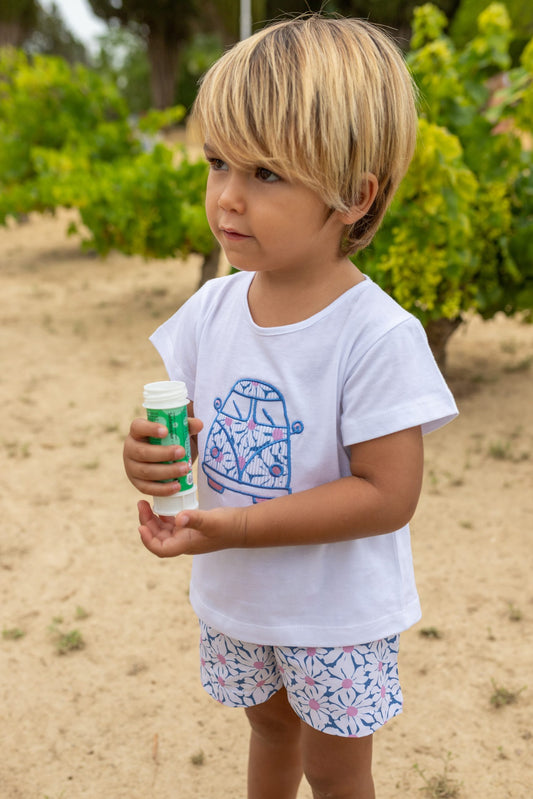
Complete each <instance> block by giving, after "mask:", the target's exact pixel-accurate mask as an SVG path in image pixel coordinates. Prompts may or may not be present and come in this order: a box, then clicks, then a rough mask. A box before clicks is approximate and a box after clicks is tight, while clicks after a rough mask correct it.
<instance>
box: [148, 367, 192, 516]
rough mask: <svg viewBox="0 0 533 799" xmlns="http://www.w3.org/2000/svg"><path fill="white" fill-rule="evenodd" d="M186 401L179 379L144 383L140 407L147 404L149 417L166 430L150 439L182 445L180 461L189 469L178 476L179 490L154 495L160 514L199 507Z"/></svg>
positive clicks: (169, 514) (166, 514) (155, 508)
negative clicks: (157, 495) (162, 434)
mask: <svg viewBox="0 0 533 799" xmlns="http://www.w3.org/2000/svg"><path fill="white" fill-rule="evenodd" d="M187 403H188V400H187V386H186V385H185V383H182V382H180V381H177V380H161V381H159V382H157V383H147V384H146V385H145V386H144V402H143V407H144V408H146V416H147V418H148V420H149V421H150V422H157V423H158V424H160V425H163V426H164V427H166V428H167V430H168V435H167V436H166V438H150V443H151V444H161V445H162V446H176V445H178V444H179V445H180V446H182V447H183V448H184V449H185V457H184V458H181V461H184V462H186V463H188V464H189V472H188V473H187V474H186V475H185V476H184V477H180V478H179V480H178V482H179V484H180V486H181V489H180V491H178V492H177V493H176V494H171V495H170V496H169V497H154V511H155V513H157V514H158V515H159V516H175V515H176V514H177V513H180V511H182V510H188V509H191V508H197V507H198V500H197V497H196V486H195V485H194V478H193V473H192V456H191V440H190V437H189V421H188V418H187ZM164 482H166V481H164ZM168 482H172V481H170V480H169V481H168Z"/></svg>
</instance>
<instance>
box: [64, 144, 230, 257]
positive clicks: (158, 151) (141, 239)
mask: <svg viewBox="0 0 533 799" xmlns="http://www.w3.org/2000/svg"><path fill="white" fill-rule="evenodd" d="M51 167H52V168H51V169H50V179H51V181H53V179H54V175H56V174H57V171H56V168H55V166H54V165H53V164H52V165H51ZM206 169H207V167H206V165H205V163H203V162H201V161H200V162H191V161H189V160H188V159H187V158H186V157H185V156H183V157H182V158H181V160H180V161H179V163H177V164H174V163H173V153H172V152H171V150H169V149H168V148H167V147H165V146H164V145H163V144H157V145H156V146H155V147H154V149H153V150H152V151H151V152H148V153H140V154H139V155H137V156H135V157H134V158H132V159H128V160H121V161H116V162H113V163H109V164H102V165H100V167H99V169H98V171H95V172H94V173H92V174H90V177H89V174H88V173H87V172H84V170H83V168H82V169H81V170H78V169H77V168H76V165H75V164H74V165H73V166H72V169H71V172H70V175H68V174H67V172H66V171H65V170H63V180H62V184H61V186H60V187H59V189H58V191H59V193H60V195H61V194H62V195H63V196H65V197H68V198H69V199H70V200H71V203H72V204H73V205H76V207H77V208H79V211H80V217H81V221H82V223H83V227H80V226H77V225H73V226H71V229H70V232H71V233H82V234H83V233H84V229H85V230H86V231H87V232H88V233H89V235H88V236H87V235H86V237H85V239H84V247H85V248H89V249H94V250H96V252H98V253H99V254H100V255H107V254H108V253H109V252H110V250H112V249H116V250H120V252H123V253H126V254H127V255H135V254H137V255H142V256H144V257H146V258H169V257H178V256H182V257H186V256H187V255H189V254H190V253H191V252H196V253H201V254H204V255H207V254H208V253H209V252H210V251H211V250H212V249H213V246H214V243H215V242H214V239H213V236H212V234H211V231H210V229H209V226H208V224H207V220H206V217H205V211H204V191H205V181H206ZM56 186H57V184H56Z"/></svg>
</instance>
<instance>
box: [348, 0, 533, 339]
mask: <svg viewBox="0 0 533 799" xmlns="http://www.w3.org/2000/svg"><path fill="white" fill-rule="evenodd" d="M445 24H446V20H445V18H444V16H443V15H442V13H441V12H439V11H438V9H436V8H435V7H434V6H432V5H431V4H426V5H424V6H420V7H419V8H417V9H416V10H415V15H414V26H413V39H412V44H413V49H412V50H411V52H410V53H409V54H408V62H409V64H410V67H411V69H412V72H413V75H414V78H415V80H416V82H417V84H418V86H419V88H420V93H421V119H420V124H419V142H418V147H417V151H416V154H415V157H414V159H413V162H412V165H411V167H410V169H409V172H408V174H407V176H406V178H405V180H404V182H403V184H402V185H401V186H400V189H399V191H398V194H397V196H396V198H395V200H394V202H393V204H392V206H391V209H390V211H389V213H388V215H387V217H386V218H385V221H384V224H383V227H382V229H381V231H380V232H379V233H378V236H377V237H376V240H375V243H373V245H372V246H371V247H370V248H369V249H368V250H367V251H364V252H363V253H360V254H359V255H358V256H357V259H358V264H359V265H361V266H362V267H363V268H364V269H365V270H366V271H367V272H368V273H369V274H370V275H372V276H373V277H374V278H375V279H376V280H378V281H379V282H380V284H381V285H382V286H384V287H385V288H386V289H387V290H388V291H389V292H390V293H391V294H392V295H393V296H395V297H396V299H398V301H399V302H400V303H401V304H403V305H404V306H405V307H407V308H409V309H410V310H411V311H412V312H413V313H415V314H416V315H417V316H418V317H419V318H420V319H421V320H422V321H423V322H424V324H427V323H429V322H430V321H432V320H437V319H439V318H447V319H456V318H458V317H460V316H461V314H462V313H463V312H464V311H467V310H472V309H474V310H476V311H478V312H479V313H480V314H482V315H483V316H484V317H486V318H488V317H491V316H493V315H494V314H495V313H496V312H498V311H504V312H505V313H507V314H513V313H516V312H517V311H530V309H531V308H532V307H533V158H532V153H531V149H529V148H528V147H527V146H525V145H524V136H523V133H522V131H531V130H532V129H533V84H532V76H533V69H532V67H533V44H532V43H530V44H529V45H528V47H527V48H526V49H525V50H524V53H523V56H522V60H521V64H520V66H519V67H516V68H514V69H511V68H510V63H511V61H510V57H509V46H510V43H511V40H512V32H511V29H510V23H509V17H508V14H507V12H506V10H505V7H504V6H503V5H500V4H497V3H494V4H492V5H490V6H489V7H488V8H487V9H485V10H484V11H483V13H482V14H481V15H480V17H479V21H478V34H477V35H476V36H475V37H474V38H473V39H472V40H471V41H470V42H468V43H467V44H466V46H465V47H464V48H463V49H462V50H457V49H456V48H455V46H454V44H453V42H452V41H451V39H449V38H448V37H447V36H446V35H445V34H444V32H443V31H444V28H445ZM502 72H503V75H502ZM498 87H500V88H498ZM529 147H530V144H529Z"/></svg>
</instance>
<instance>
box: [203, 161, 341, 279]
mask: <svg viewBox="0 0 533 799" xmlns="http://www.w3.org/2000/svg"><path fill="white" fill-rule="evenodd" d="M205 153H206V157H207V160H208V161H209V164H210V172H209V178H208V181H207V193H206V211H207V218H208V221H209V225H210V227H211V230H212V231H213V234H214V236H215V237H216V238H217V240H218V241H219V243H220V245H221V246H222V248H223V250H224V252H225V253H226V257H227V258H228V261H229V262H230V264H231V265H232V266H235V267H236V268H237V269H241V270H243V271H254V272H258V271H270V270H286V271H287V270H288V271H291V270H292V271H298V272H301V271H302V270H303V271H305V272H306V273H308V272H309V271H310V270H311V269H312V267H313V265H317V266H318V267H319V268H320V269H321V270H323V269H324V268H326V267H327V266H328V264H329V263H332V262H336V261H338V259H339V257H340V256H339V245H340V241H341V237H342V232H343V228H344V222H343V221H342V220H341V219H340V216H339V214H338V213H336V212H333V213H331V214H330V213H329V209H328V208H327V206H326V205H325V203H324V202H323V200H322V199H321V198H320V197H319V195H318V194H317V193H316V192H314V191H312V190H311V189H309V188H307V187H306V186H304V185H303V184H302V183H296V182H292V181H289V180H285V179H284V178H283V177H280V176H279V175H276V174H274V173H273V172H270V171H269V170H268V169H265V168H263V167H262V166H261V165H260V164H258V165H257V166H255V167H253V168H250V167H248V166H239V165H238V164H234V163H233V162H232V163H229V162H227V161H225V160H224V156H223V154H222V153H218V152H215V151H214V150H213V149H212V148H211V147H210V146H209V145H206V146H205Z"/></svg>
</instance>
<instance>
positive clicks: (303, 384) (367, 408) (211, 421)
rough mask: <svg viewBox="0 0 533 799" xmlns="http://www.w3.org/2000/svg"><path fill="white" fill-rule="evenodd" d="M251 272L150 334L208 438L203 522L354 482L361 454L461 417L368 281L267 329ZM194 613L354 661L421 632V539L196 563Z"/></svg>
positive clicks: (365, 541)
mask: <svg viewBox="0 0 533 799" xmlns="http://www.w3.org/2000/svg"><path fill="white" fill-rule="evenodd" d="M252 278H253V273H252V274H250V273H246V272H242V273H238V274H235V275H231V276H229V277H223V278H217V279H215V280H211V281H209V282H208V283H206V284H205V285H204V286H203V287H202V288H201V289H200V290H199V291H198V292H197V293H196V294H195V295H194V296H193V297H191V298H190V299H189V300H188V301H187V302H186V303H185V304H184V305H183V306H182V307H181V308H180V309H179V310H178V311H177V313H176V314H174V316H172V317H171V318H170V319H169V320H168V321H167V322H165V323H164V324H163V325H162V326H161V327H160V328H158V330H156V332H155V333H154V334H153V335H152V337H151V341H152V342H153V343H154V345H155V346H156V348H157V349H158V351H159V352H160V354H161V356H162V358H163V361H164V363H165V366H166V368H167V371H168V374H169V377H170V379H172V380H184V381H185V383H186V384H187V388H188V394H189V397H190V399H192V400H193V401H194V411H195V416H197V417H199V418H200V419H201V420H202V421H203V423H204V429H203V431H202V432H201V433H200V435H199V436H198V453H199V454H198V490H199V499H200V507H202V508H204V509H209V508H214V507H218V506H221V505H229V506H245V505H248V504H250V503H252V502H256V501H261V500H266V499H270V498H273V497H277V496H281V495H284V494H290V493H295V492H297V491H302V490H304V489H307V488H311V487H314V486H317V485H320V484H322V483H326V482H329V481H331V480H336V479H338V478H340V477H345V476H348V475H350V463H349V447H350V445H352V444H356V443H358V442H361V441H367V440H370V439H373V438H377V437H379V436H384V435H387V434H389V433H394V432H397V431H399V430H404V429H406V428H409V427H414V426H415V425H421V426H422V431H423V433H428V432H430V431H432V430H435V429H436V428H438V427H440V426H441V425H443V424H445V423H446V422H448V421H450V420H451V419H453V418H454V417H455V416H456V414H457V409H456V406H455V403H454V400H453V397H452V395H451V393H450V391H449V389H448V388H447V386H446V384H445V382H444V380H443V378H442V376H441V374H440V372H439V370H438V368H437V366H436V363H435V361H434V358H433V356H432V354H431V351H430V349H429V346H428V343H427V339H426V335H425V332H424V330H423V328H422V326H421V324H420V323H419V322H418V320H416V319H415V318H414V317H413V316H411V315H410V314H409V313H407V311H405V310H404V309H403V308H401V307H400V306H399V305H398V304H397V303H396V302H395V301H394V300H392V299H391V298H390V297H389V296H388V295H387V294H385V292H383V291H382V290H381V289H380V288H379V287H378V286H377V285H376V284H375V283H373V282H372V281H371V280H370V279H369V278H367V279H366V280H365V281H363V282H362V283H359V284H358V285H357V286H354V287H353V288H351V289H350V290H349V291H347V292H346V293H344V294H343V295H342V296H340V297H338V298H337V299H336V300H335V301H334V302H333V303H331V305H328V306H327V307H326V308H324V309H323V310H322V311H320V312H319V313H317V314H315V315H314V316H311V317H310V318H308V319H305V320H304V321H302V322H298V323H297V324H292V325H286V326H283V327H269V328H262V327H259V326H258V325H256V324H255V323H254V321H253V319H252V317H251V314H250V311H249V307H248V301H247V296H248V289H249V286H250V283H251V280H252ZM190 597H191V603H192V606H193V608H194V610H195V611H196V613H197V614H198V616H199V617H200V618H201V619H203V620H204V621H205V622H206V623H208V624H210V625H211V626H213V627H215V628H216V629H217V630H219V631H220V632H223V633H225V634H227V635H230V636H232V637H234V638H237V639H240V640H242V641H249V642H254V643H261V644H270V645H286V646H347V645H352V644H360V643H366V642H368V641H373V640H376V639H378V638H383V637H386V636H389V635H392V634H394V633H398V632H401V631H402V630H404V629H406V628H407V627H409V626H410V625H412V624H413V623H415V622H416V621H418V619H419V618H420V605H419V600H418V595H417V591H416V586H415V581H414V575H413V566H412V557H411V546H410V537H409V527H408V526H406V527H404V528H402V529H400V530H398V531H396V532H393V533H388V534H385V535H378V536H372V537H368V538H360V539H357V540H353V541H346V542H340V543H331V544H319V545H305V546H288V547H264V548H258V549H228V550H222V551H220V552H213V553H209V554H204V555H197V556H195V557H194V559H193V569H192V578H191V590H190Z"/></svg>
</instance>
